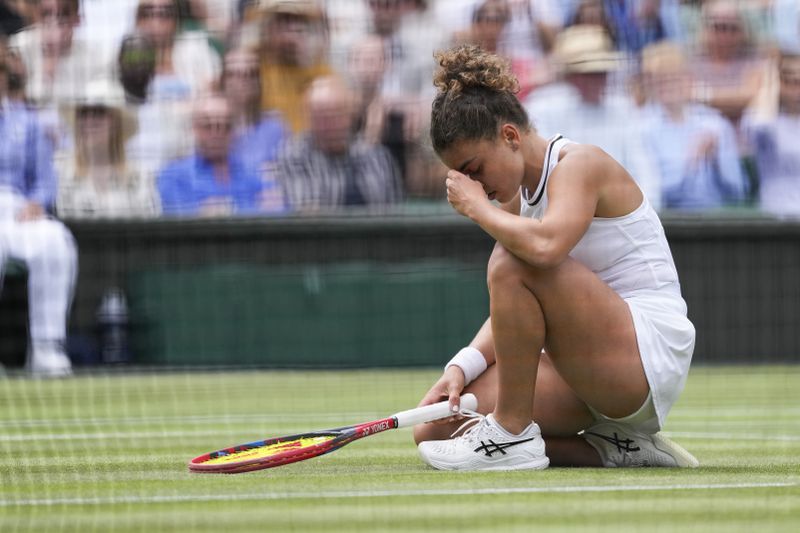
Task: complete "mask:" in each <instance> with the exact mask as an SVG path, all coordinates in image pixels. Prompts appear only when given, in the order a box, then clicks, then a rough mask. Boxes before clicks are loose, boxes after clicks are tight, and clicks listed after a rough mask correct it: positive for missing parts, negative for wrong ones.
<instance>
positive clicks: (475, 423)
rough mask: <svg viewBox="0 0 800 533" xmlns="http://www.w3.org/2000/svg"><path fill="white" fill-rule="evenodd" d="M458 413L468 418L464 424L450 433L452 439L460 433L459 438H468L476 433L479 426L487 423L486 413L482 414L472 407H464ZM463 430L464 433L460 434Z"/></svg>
mask: <svg viewBox="0 0 800 533" xmlns="http://www.w3.org/2000/svg"><path fill="white" fill-rule="evenodd" d="M458 414H460V415H461V416H465V417H467V420H466V421H465V422H464V423H463V424H461V425H460V426H458V429H456V430H455V431H454V432H453V434H452V435H450V438H451V439H452V438H454V437H455V436H456V435H458V438H465V437H467V438H468V436H469V435H471V434H472V433H474V432H475V431H476V430H477V429H478V428H479V427H481V426H482V425H484V424H485V423H486V415H482V414H480V413H478V412H477V411H473V410H472V409H466V408H462V409H461V410H460V411H459V412H458ZM465 428H466V429H465ZM461 430H464V433H462V434H461V435H459V433H460V432H461Z"/></svg>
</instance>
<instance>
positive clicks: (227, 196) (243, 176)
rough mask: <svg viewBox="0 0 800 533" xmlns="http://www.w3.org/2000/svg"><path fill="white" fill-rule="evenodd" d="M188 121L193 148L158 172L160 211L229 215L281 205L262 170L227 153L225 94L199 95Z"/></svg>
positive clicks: (229, 133)
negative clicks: (265, 181)
mask: <svg viewBox="0 0 800 533" xmlns="http://www.w3.org/2000/svg"><path fill="white" fill-rule="evenodd" d="M192 126H193V129H194V136H195V144H196V152H195V153H194V154H193V155H191V156H190V157H187V158H185V159H181V160H178V161H175V162H173V163H170V164H168V165H167V166H166V168H164V170H163V171H162V172H161V173H160V175H159V176H158V180H157V181H158V190H159V192H160V194H161V206H162V211H163V213H164V214H166V215H186V216H228V215H233V214H256V213H259V212H264V211H265V210H267V209H272V210H273V212H275V211H277V212H281V211H283V210H284V206H283V203H282V202H279V203H277V205H276V202H274V196H275V194H276V191H275V190H274V183H272V184H271V185H273V188H272V189H269V188H267V189H266V190H265V185H264V183H262V178H261V175H259V174H258V173H256V172H252V171H251V169H249V168H248V167H247V166H246V165H245V164H244V163H242V162H241V161H240V160H238V159H237V158H236V157H234V156H233V154H231V153H230V146H231V141H232V132H233V115H232V113H231V109H230V105H229V104H228V102H227V100H226V99H225V98H224V97H222V96H210V97H204V98H201V99H200V100H198V101H197V103H196V104H195V108H194V112H193V116H192ZM267 195H269V196H268V197H267ZM265 206H266V207H265Z"/></svg>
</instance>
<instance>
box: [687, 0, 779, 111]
mask: <svg viewBox="0 0 800 533" xmlns="http://www.w3.org/2000/svg"><path fill="white" fill-rule="evenodd" d="M701 20H702V29H701V43H700V50H699V54H697V55H696V56H695V57H694V60H693V62H692V65H691V70H692V75H693V77H694V82H695V90H694V99H695V100H696V101H697V102H699V103H701V104H705V105H708V106H711V107H713V108H715V109H717V110H719V111H720V112H721V113H722V114H723V115H725V116H726V117H727V118H728V119H729V120H730V121H731V123H732V124H733V125H734V126H738V124H739V120H740V119H741V117H742V114H743V113H744V111H745V109H746V108H747V107H748V106H749V105H750V104H751V102H752V101H753V99H754V98H755V96H756V94H757V93H758V91H759V89H760V87H761V84H762V83H763V78H764V72H765V64H764V61H763V59H762V58H760V57H758V55H757V54H756V51H755V50H754V47H753V43H752V42H751V40H750V37H749V34H748V28H747V26H746V24H745V23H744V19H743V18H742V14H741V10H740V8H739V6H738V5H737V4H736V2H734V1H732V0H709V1H708V2H704V3H703V6H702V11H701Z"/></svg>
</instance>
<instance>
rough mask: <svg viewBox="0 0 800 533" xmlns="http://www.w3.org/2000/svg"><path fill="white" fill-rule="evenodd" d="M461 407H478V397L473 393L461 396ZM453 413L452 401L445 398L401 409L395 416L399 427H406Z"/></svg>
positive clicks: (474, 408)
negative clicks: (429, 403) (437, 401)
mask: <svg viewBox="0 0 800 533" xmlns="http://www.w3.org/2000/svg"><path fill="white" fill-rule="evenodd" d="M461 408H462V409H471V410H473V411H474V410H476V409H477V408H478V399H477V398H476V397H475V395H474V394H472V393H467V394H465V395H463V396H462V397H461ZM453 414H454V413H453V412H452V411H451V410H450V403H449V402H448V401H447V400H445V401H443V402H439V403H434V404H431V405H426V406H424V407H417V408H416V409H409V410H407V411H400V412H399V413H396V414H395V415H394V418H396V419H397V427H398V428H405V427H409V426H416V425H417V424H423V423H425V422H430V421H432V420H438V419H440V418H447V417H448V416H453Z"/></svg>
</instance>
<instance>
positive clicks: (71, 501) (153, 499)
mask: <svg viewBox="0 0 800 533" xmlns="http://www.w3.org/2000/svg"><path fill="white" fill-rule="evenodd" d="M797 486H800V483H797V482H775V483H718V484H699V485H689V484H687V485H628V486H619V485H595V486H591V485H590V486H583V487H582V486H575V487H493V488H485V489H427V490H426V489H422V490H411V489H405V490H375V491H358V490H357V491H332V492H302V493H271V492H264V493H248V494H241V493H237V494H185V495H177V494H176V495H172V496H166V495H161V496H159V495H153V496H119V497H110V498H100V497H98V498H43V499H31V500H0V507H14V506H17V507H38V506H54V505H59V506H67V505H117V504H152V503H193V502H217V501H220V502H221V501H245V500H247V501H252V500H305V499H339V498H346V499H349V498H393V497H403V496H482V495H495V494H536V493H545V494H547V493H581V492H639V491H677V490H731V489H773V488H788V487H797Z"/></svg>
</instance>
